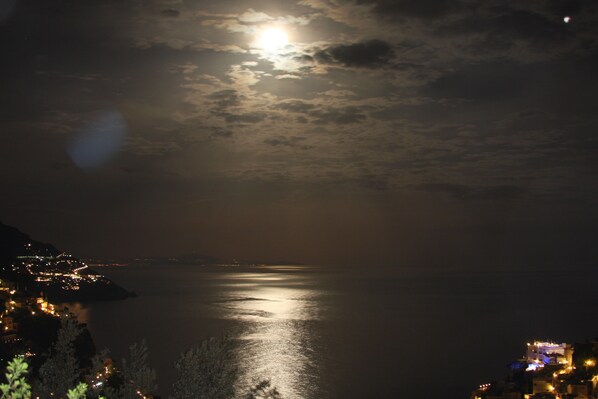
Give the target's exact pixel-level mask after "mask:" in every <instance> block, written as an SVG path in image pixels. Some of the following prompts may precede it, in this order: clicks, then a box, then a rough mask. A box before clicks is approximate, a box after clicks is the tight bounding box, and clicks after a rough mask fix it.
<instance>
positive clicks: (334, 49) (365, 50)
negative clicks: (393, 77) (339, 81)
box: [314, 39, 394, 68]
mask: <svg viewBox="0 0 598 399" xmlns="http://www.w3.org/2000/svg"><path fill="white" fill-rule="evenodd" d="M393 55H394V52H393V50H392V46H391V45H390V44H388V43H387V42H385V41H383V40H378V39H373V40H369V41H365V42H360V43H353V44H340V45H336V46H330V47H328V48H325V49H323V50H319V51H317V52H316V53H315V54H314V58H315V59H316V60H317V61H319V62H321V63H325V64H341V65H344V66H348V67H362V68H376V67H380V66H384V65H388V64H389V63H390V61H391V60H392V57H393Z"/></svg>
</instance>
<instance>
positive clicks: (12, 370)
mask: <svg viewBox="0 0 598 399" xmlns="http://www.w3.org/2000/svg"><path fill="white" fill-rule="evenodd" d="M28 367H29V366H28V365H27V363H26V362H25V360H23V359H22V358H20V357H16V358H14V359H13V360H12V361H11V362H9V363H8V367H7V368H6V369H7V371H8V372H7V373H6V380H7V383H6V384H0V391H2V396H0V399H29V398H31V386H30V385H29V384H28V383H27V381H25V374H27V368H28Z"/></svg>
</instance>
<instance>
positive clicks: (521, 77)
mask: <svg viewBox="0 0 598 399" xmlns="http://www.w3.org/2000/svg"><path fill="white" fill-rule="evenodd" d="M531 78H532V76H531V75H530V74H529V72H528V70H527V69H526V67H525V66H521V65H518V64H515V63H480V64H473V65H465V66H463V67H461V68H460V69H458V70H455V71H453V72H448V73H446V74H445V75H443V76H441V77H439V78H438V79H436V80H435V81H433V82H431V83H430V84H429V85H428V88H427V89H428V91H429V93H430V94H432V95H434V96H440V97H447V98H451V97H458V98H463V99H468V100H488V101H496V100H502V99H505V98H511V97H514V96H516V95H518V94H521V93H522V92H523V91H524V90H525V88H526V87H527V86H528V84H529V83H530V79H531Z"/></svg>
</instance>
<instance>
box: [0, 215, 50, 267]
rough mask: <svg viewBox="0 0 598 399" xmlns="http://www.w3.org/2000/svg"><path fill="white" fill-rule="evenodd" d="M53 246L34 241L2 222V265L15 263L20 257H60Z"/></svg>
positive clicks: (0, 243)
mask: <svg viewBox="0 0 598 399" xmlns="http://www.w3.org/2000/svg"><path fill="white" fill-rule="evenodd" d="M59 253H60V251H59V250H58V249H56V247H54V246H53V245H52V244H47V243H43V242H40V241H37V240H34V239H32V238H31V237H30V236H29V235H27V234H25V233H23V232H22V231H20V230H19V229H17V228H16V227H12V226H9V225H6V224H4V223H2V222H0V265H6V264H9V263H11V262H13V261H14V260H15V259H16V257H17V256H19V255H27V254H29V255H31V254H33V255H54V256H56V255H58V254H59Z"/></svg>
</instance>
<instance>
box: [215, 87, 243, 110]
mask: <svg viewBox="0 0 598 399" xmlns="http://www.w3.org/2000/svg"><path fill="white" fill-rule="evenodd" d="M207 98H209V99H210V100H213V103H214V106H215V107H216V108H218V109H225V108H229V107H233V106H237V105H239V104H241V98H242V97H241V96H240V95H239V93H237V91H236V90H232V89H227V90H220V91H217V92H215V93H212V94H210V95H208V96H207Z"/></svg>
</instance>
